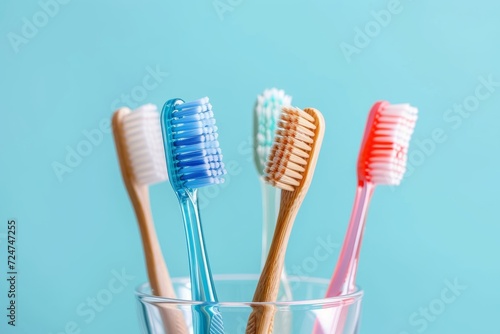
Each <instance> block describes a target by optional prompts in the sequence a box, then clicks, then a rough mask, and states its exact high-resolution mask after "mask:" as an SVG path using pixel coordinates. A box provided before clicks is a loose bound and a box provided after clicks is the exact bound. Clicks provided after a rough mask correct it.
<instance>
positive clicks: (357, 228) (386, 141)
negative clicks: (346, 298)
mask: <svg viewBox="0 0 500 334" xmlns="http://www.w3.org/2000/svg"><path fill="white" fill-rule="evenodd" d="M417 114H418V110H417V109H416V108H414V107H412V106H410V105H409V104H395V105H391V104H390V103H388V102H386V101H381V102H377V103H375V104H374V105H373V107H372V109H371V111H370V114H369V117H368V121H367V124H366V129H365V134H364V138H363V142H362V144H361V149H360V152H359V159H358V166H357V173H358V186H357V189H356V196H355V199H354V206H353V209H352V215H351V220H350V222H349V227H348V229H347V233H346V236H345V239H344V243H343V245H342V250H341V252H340V256H339V259H338V261H337V266H336V268H335V271H334V274H333V277H332V279H331V281H330V285H329V287H328V291H327V294H326V297H335V296H339V295H343V294H348V293H352V292H354V291H355V289H356V272H357V268H358V259H359V253H360V249H361V241H362V238H363V232H364V228H365V222H366V217H367V212H368V205H369V202H370V199H371V196H372V195H373V192H374V190H375V187H376V186H378V185H393V186H396V185H399V184H400V182H401V180H402V179H403V176H404V173H405V171H406V160H407V154H408V146H409V143H410V139H411V135H412V133H413V130H414V128H415V123H416V121H417ZM325 320H326V319H325ZM332 320H333V322H332ZM344 320H345V310H341V311H340V312H336V314H335V315H334V317H333V319H330V320H327V321H325V323H323V324H322V326H321V327H320V325H319V324H318V323H317V324H316V327H315V333H324V332H327V333H328V332H329V331H328V330H327V328H324V326H325V325H326V324H328V323H329V325H327V327H328V326H334V328H336V333H342V331H343V327H344Z"/></svg>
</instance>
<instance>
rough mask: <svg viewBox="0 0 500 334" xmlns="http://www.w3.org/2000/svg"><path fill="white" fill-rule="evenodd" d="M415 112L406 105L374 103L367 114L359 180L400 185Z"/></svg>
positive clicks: (413, 126) (415, 109)
mask: <svg viewBox="0 0 500 334" xmlns="http://www.w3.org/2000/svg"><path fill="white" fill-rule="evenodd" d="M417 114H418V110H417V108H415V107H412V106H410V105H409V104H393V105H391V104H389V103H387V102H377V103H376V104H375V105H374V106H373V107H372V110H371V111H370V116H369V118H368V122H367V125H366V130H365V138H364V140H363V144H362V147H361V153H360V157H359V161H358V177H359V178H360V179H361V180H365V181H367V182H371V183H373V184H378V185H399V184H400V183H401V180H402V179H403V176H404V173H405V172H406V161H407V156H408V147H409V144H410V139H411V135H412V134H413V130H414V129H415V124H416V121H417Z"/></svg>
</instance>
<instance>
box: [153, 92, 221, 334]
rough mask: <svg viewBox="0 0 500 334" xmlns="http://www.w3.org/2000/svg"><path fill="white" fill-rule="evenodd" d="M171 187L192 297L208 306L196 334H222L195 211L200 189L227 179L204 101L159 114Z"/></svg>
mask: <svg viewBox="0 0 500 334" xmlns="http://www.w3.org/2000/svg"><path fill="white" fill-rule="evenodd" d="M161 127H162V134H163V141H164V143H165V145H164V147H165V155H166V159H167V170H168V176H169V180H170V183H171V184H172V188H173V189H174V191H175V193H176V195H177V198H178V199H179V204H180V206H181V210H182V216H183V219H184V225H185V230H186V239H187V246H188V256H189V269H190V277H191V295H192V299H193V300H196V301H205V302H208V305H204V306H200V307H197V310H196V312H195V314H194V316H193V328H194V333H195V334H223V333H224V327H223V322H222V316H221V314H220V312H219V309H218V307H217V305H216V303H217V302H218V300H217V295H216V292H215V287H214V283H213V279H212V273H211V270H210V264H209V262H208V256H207V251H206V249H205V242H204V238H203V230H202V226H201V219H200V213H199V210H198V197H197V192H198V190H197V189H198V188H201V187H205V186H210V185H213V184H218V183H222V182H224V179H223V177H222V175H224V174H226V170H225V169H224V163H223V162H222V154H221V150H220V148H219V141H218V140H217V136H218V134H217V127H216V126H215V118H214V115H213V112H212V105H211V104H210V103H209V101H208V97H204V98H202V99H199V100H196V101H192V102H187V103H184V101H183V100H181V99H172V100H169V101H167V102H166V103H165V105H164V106H163V110H162V112H161Z"/></svg>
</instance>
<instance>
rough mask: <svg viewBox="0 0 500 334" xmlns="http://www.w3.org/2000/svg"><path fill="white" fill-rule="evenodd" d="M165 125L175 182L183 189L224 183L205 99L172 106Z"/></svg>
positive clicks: (219, 155) (214, 128) (215, 129)
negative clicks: (168, 132) (170, 148)
mask: <svg viewBox="0 0 500 334" xmlns="http://www.w3.org/2000/svg"><path fill="white" fill-rule="evenodd" d="M168 122H169V126H170V129H171V136H172V138H171V140H172V155H173V159H174V167H175V176H176V178H175V179H176V180H177V182H180V183H181V185H182V186H184V187H187V188H201V187H205V186H209V185H212V184H217V183H222V182H224V178H223V175H224V174H226V170H225V168H224V163H223V162H222V153H221V149H220V148H219V141H218V140H217V137H218V133H217V126H216V125H215V118H214V114H213V112H212V105H211V104H210V103H209V100H208V97H205V98H202V99H199V100H196V101H192V102H187V103H179V104H176V105H175V107H174V110H173V111H172V113H171V117H170V119H169V120H168Z"/></svg>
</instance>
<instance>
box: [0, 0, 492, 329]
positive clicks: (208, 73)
mask: <svg viewBox="0 0 500 334" xmlns="http://www.w3.org/2000/svg"><path fill="white" fill-rule="evenodd" d="M231 3H232V4H233V5H234V6H233V5H229V6H230V8H231V10H230V11H226V12H224V13H222V14H221V15H218V12H217V10H216V9H215V8H214V6H213V3H212V1H211V0H203V1H185V2H183V1H177V2H171V1H159V0H148V1H130V0H122V1H76V0H73V1H69V2H68V3H66V4H60V5H59V9H58V12H57V13H55V15H53V17H50V18H49V19H48V22H43V15H42V16H40V17H37V19H38V20H41V21H38V22H39V23H40V22H41V23H42V24H43V23H46V24H45V25H44V26H43V27H41V28H39V29H38V32H37V33H36V34H34V33H33V32H32V33H33V34H34V36H31V37H30V38H27V39H26V40H23V42H22V43H21V44H19V45H17V46H16V45H15V44H13V43H12V42H11V40H10V39H12V38H13V37H12V36H13V35H12V34H17V35H18V36H21V34H22V28H23V25H25V23H24V22H23V18H27V19H28V20H29V21H31V22H33V16H34V15H35V16H36V15H37V13H38V12H40V11H41V10H42V9H41V8H42V7H41V5H40V4H39V3H38V2H37V1H33V0H26V1H13V0H7V1H2V2H1V4H0V36H1V38H0V64H1V76H0V91H1V105H2V108H1V115H2V118H1V122H0V164H1V171H2V172H1V173H0V203H1V204H0V208H1V211H0V212H1V213H0V215H1V216H0V219H1V222H2V225H1V227H0V243H2V244H1V248H0V249H1V252H0V265H1V268H2V269H1V272H3V273H4V272H5V269H6V268H5V260H4V257H5V258H6V255H5V254H6V251H5V247H6V246H5V239H2V237H5V235H1V233H3V234H4V233H5V231H6V222H7V219H9V218H16V219H17V221H18V224H19V241H18V245H17V246H18V259H19V260H18V267H19V272H20V276H19V287H18V289H19V299H18V305H19V310H18V326H17V327H16V329H14V330H13V329H12V328H10V327H9V328H7V326H6V323H5V322H6V319H5V316H4V315H3V313H4V312H5V311H2V316H1V317H0V319H2V320H1V323H0V332H2V333H29V334H32V333H36V334H39V333H41V334H49V333H52V334H55V333H60V332H62V331H63V329H64V327H65V326H66V324H67V323H68V322H70V321H75V322H76V323H77V324H78V325H79V326H80V328H81V330H82V333H93V334H99V333H110V332H111V333H138V328H139V327H138V325H137V320H136V319H137V318H136V315H135V312H136V311H135V304H134V298H133V289H134V286H136V285H138V284H139V283H141V282H143V281H145V280H146V275H145V270H144V265H143V258H142V252H141V246H140V242H139V238H138V231H137V226H136V222H135V220H134V216H133V211H132V208H131V205H130V203H129V200H128V196H127V194H126V192H125V189H124V186H123V184H122V180H121V175H120V172H119V169H118V165H117V161H116V156H115V150H114V146H113V140H112V135H111V134H110V133H109V132H107V130H109V129H108V128H106V127H104V130H106V131H105V132H102V131H101V130H96V131H99V133H101V134H102V141H101V142H99V141H96V143H97V144H95V145H92V146H91V148H90V151H91V152H90V153H89V154H88V155H87V156H85V157H83V158H82V160H81V161H80V162H79V163H78V164H77V166H76V167H74V168H71V172H67V173H64V174H63V175H60V177H59V178H58V176H57V175H56V173H55V172H54V169H53V164H54V162H59V163H62V164H65V159H66V156H67V154H68V149H77V147H78V145H84V144H81V143H82V142H83V141H84V140H86V137H85V135H84V131H92V130H94V129H99V124H100V123H101V122H102V121H103V120H107V119H109V118H110V116H111V113H112V111H113V108H114V107H116V106H118V105H123V104H126V103H125V102H123V101H118V102H117V101H116V99H118V100H120V99H121V96H122V94H131V93H132V92H135V97H136V98H135V99H133V100H132V101H131V102H132V103H131V104H130V107H135V106H137V104H138V103H146V102H152V103H156V104H159V105H161V104H162V103H163V102H164V101H165V100H166V99H168V98H172V97H182V98H184V99H186V100H191V99H195V98H198V97H201V96H205V95H207V96H209V97H210V99H211V102H212V104H213V105H214V109H215V112H216V117H217V122H218V125H219V132H220V141H221V145H222V148H223V153H224V156H225V160H226V162H230V161H231V164H232V166H233V168H232V171H231V172H230V174H229V179H228V182H227V183H226V185H225V187H223V188H220V189H211V190H209V191H205V192H204V193H203V196H204V198H205V200H206V201H205V204H204V205H203V206H204V210H203V218H204V225H205V232H206V238H207V242H208V246H209V253H210V255H211V261H212V266H213V271H214V272H215V273H233V272H234V273H248V272H254V273H256V272H258V270H259V262H260V255H259V252H260V229H261V226H260V219H261V210H260V188H259V182H258V179H257V176H256V172H255V170H254V166H253V163H252V161H251V149H250V146H249V138H250V135H251V120H252V117H251V111H252V107H253V103H254V101H255V97H256V95H257V94H258V93H260V92H261V91H262V90H263V89H264V88H269V87H272V86H276V87H279V88H283V89H285V90H286V92H287V93H289V94H291V95H292V96H293V103H294V104H295V105H297V106H300V107H308V106H313V107H316V108H318V109H319V110H321V111H322V112H323V113H324V116H325V118H326V122H327V132H326V136H325V142H324V146H323V151H322V155H321V156H320V160H319V163H318V166H317V169H316V174H315V175H316V178H315V180H314V182H313V184H312V186H311V189H310V192H309V195H308V197H307V199H306V201H305V203H304V206H303V207H302V210H301V212H300V213H299V216H298V220H297V222H296V225H295V229H294V233H293V234H292V238H291V242H290V248H289V251H288V254H287V259H286V262H287V266H288V267H289V268H292V267H294V266H299V267H301V268H304V264H306V265H307V266H308V268H309V271H308V273H309V274H310V275H312V276H318V277H325V278H327V277H329V276H330V274H331V272H332V270H333V267H334V264H335V261H336V258H337V253H338V249H336V250H335V252H334V253H333V254H332V255H331V256H330V257H329V258H328V259H327V260H325V261H319V262H318V261H316V265H315V266H312V267H311V263H313V262H314V261H313V262H311V261H310V258H311V257H312V256H313V254H314V249H315V247H317V246H318V245H319V241H318V240H319V239H318V238H323V240H328V238H330V241H333V242H335V243H341V241H342V239H343V236H344V232H345V228H346V225H347V221H348V218H349V215H350V211H351V203H352V198H353V195H354V190H355V181H356V179H355V162H356V159H357V153H358V148H359V143H360V140H361V135H362V131H363V129H364V124H365V119H366V114H367V112H368V110H369V108H370V106H371V105H372V103H373V102H375V101H376V100H379V99H386V100H389V101H391V102H393V103H398V102H409V103H411V104H413V105H415V106H417V107H418V108H419V110H420V119H419V122H418V125H417V128H416V132H415V135H414V137H413V141H412V146H411V149H410V152H411V153H410V163H412V164H413V165H412V166H413V167H414V168H413V170H412V172H411V173H409V174H410V175H408V177H407V178H406V179H405V180H404V181H403V183H402V185H401V186H400V187H398V188H390V187H386V188H379V189H377V191H376V194H375V196H374V199H373V201H372V205H371V210H370V215H369V221H368V225H367V229H366V233H365V240H364V244H363V250H362V257H361V263H360V270H359V276H358V282H359V284H360V285H362V286H363V288H364V289H365V291H366V294H365V300H364V311H363V321H362V330H361V333H363V334H371V333H389V334H408V333H409V334H413V333H419V332H425V333H429V334H431V333H472V332H474V333H493V332H496V331H497V329H496V328H498V325H497V321H496V319H497V317H498V313H499V311H500V302H499V300H500V293H499V291H498V281H499V275H500V269H498V266H497V263H498V261H497V259H498V257H497V254H499V251H500V246H499V245H500V243H498V235H499V233H500V224H499V223H500V222H499V219H498V216H497V215H496V212H497V211H498V210H497V209H495V205H497V202H498V200H499V192H498V189H499V185H500V184H499V178H498V176H497V169H498V168H497V166H498V164H499V163H500V160H499V158H498V154H497V152H498V145H499V143H500V131H498V124H499V122H500V113H499V109H500V89H499V87H498V84H497V86H496V87H493V88H491V87H490V88H491V90H492V91H491V92H490V94H489V96H488V97H487V98H484V99H483V100H481V101H480V103H479V105H478V106H477V105H476V106H474V108H472V107H471V109H474V110H473V111H472V112H471V113H470V114H468V116H467V117H465V116H457V115H458V114H452V112H453V111H449V110H450V108H453V106H454V105H455V104H462V103H464V101H468V103H472V102H474V98H473V96H474V94H475V90H476V87H478V86H480V85H481V79H480V78H481V77H482V78H485V79H487V78H488V77H491V79H492V80H493V81H495V82H499V81H500V63H499V61H498V60H499V59H500V46H499V44H498V36H500V24H499V23H498V11H499V10H500V5H499V4H498V1H492V0H488V1H487V0H479V1H475V2H474V3H472V2H467V3H465V4H464V3H460V4H459V3H457V2H456V1H451V0H446V1H439V2H438V1H431V0H418V1H417V0H414V1H411V0H401V3H400V7H398V9H399V13H398V14H393V15H392V17H391V19H390V20H388V22H384V25H385V26H383V27H381V26H380V25H378V27H379V28H380V29H379V31H377V26H376V25H375V26H373V25H370V22H371V21H373V20H374V16H373V13H372V11H373V10H375V11H380V10H383V9H387V8H388V6H389V3H390V1H386V0H374V1H357V2H349V1H337V2H332V1H308V2H306V1H302V2H300V3H294V4H291V3H290V2H286V1H263V0H258V1H242V2H241V1H236V0H233V1H232V2H231ZM367 24H368V28H369V29H374V30H371V32H370V34H371V35H372V36H373V37H369V39H370V41H369V42H368V41H366V40H365V41H361V42H360V40H358V41H357V42H358V46H359V45H362V46H363V47H361V48H359V50H358V51H359V52H358V53H355V54H352V55H351V56H350V57H346V56H345V55H344V53H343V52H342V49H341V45H344V46H345V44H342V43H349V44H351V45H353V46H356V45H355V42H356V41H355V37H356V32H355V31H356V29H357V28H359V29H361V30H364V29H365V28H366V25H367ZM370 27H371V28H370ZM9 34H10V35H9ZM33 34H32V35H33ZM9 36H10V37H9ZM358 39H359V36H358ZM363 42H364V43H365V44H367V45H364V44H363ZM359 43H361V44H359ZM16 50H17V52H16ZM148 69H149V70H150V71H151V70H155V69H159V70H160V72H168V76H167V75H165V73H163V74H162V76H160V77H159V79H158V80H157V87H156V88H154V89H151V90H144V89H143V90H141V89H140V88H137V87H140V86H141V85H142V82H143V79H144V78H145V77H146V76H147V75H148ZM148 80H150V79H148ZM150 82H151V83H154V81H150ZM140 92H147V96H144V95H140ZM482 92H487V90H485V88H484V87H483V88H482ZM137 94H139V95H137ZM471 97H472V98H471ZM141 99H142V100H141ZM471 101H472V102H471ZM476 101H477V100H476ZM464 115H465V114H464ZM452 117H453V118H452ZM436 131H437V132H441V133H442V134H441V135H440V141H439V142H434V143H433V144H432V143H430V142H429V140H431V139H430V138H433V132H436ZM96 138H99V135H97V137H96ZM443 138H445V139H443ZM419 144H420V146H419ZM426 145H427V146H426ZM87 149H88V147H87ZM151 192H152V203H153V209H154V215H155V219H156V221H157V225H158V233H159V235H160V236H161V241H162V243H163V248H164V252H165V257H166V259H167V262H168V265H169V268H170V270H171V273H172V274H173V275H174V276H179V275H186V274H187V273H188V268H187V262H186V252H185V244H184V236H183V228H182V223H181V222H180V212H179V209H178V206H177V203H176V200H175V197H174V194H173V192H172V191H171V188H170V186H169V185H168V184H161V185H156V186H154V187H153V188H152V189H151ZM207 199H208V200H207ZM308 259H309V260H308ZM307 263H309V264H307ZM122 269H124V270H125V271H126V272H127V273H128V275H130V276H133V279H132V280H131V281H129V282H128V283H127V286H126V288H125V290H123V291H122V292H121V293H118V294H116V295H114V296H113V301H112V302H111V303H110V304H109V305H107V306H105V308H104V309H103V310H102V312H99V313H97V314H96V316H95V318H94V319H93V320H92V321H90V322H89V323H86V322H85V320H86V318H85V317H82V316H79V315H78V314H77V313H76V309H77V307H78V306H79V305H80V304H81V303H82V302H85V301H86V299H87V298H89V297H95V296H96V294H97V293H98V292H99V291H100V290H101V289H104V288H106V287H107V284H108V282H109V281H110V279H111V278H112V277H113V271H121V270H122ZM455 279H456V280H457V282H459V284H460V285H462V286H465V287H466V288H465V290H463V291H462V292H461V294H460V295H459V296H457V298H456V300H455V301H454V302H452V303H450V304H447V305H446V309H445V310H444V311H443V310H439V311H440V312H439V313H440V314H438V315H436V317H435V318H433V320H432V321H431V320H426V321H424V323H425V328H424V325H423V323H422V320H420V322H418V323H415V321H412V320H411V316H412V314H414V313H415V312H417V313H418V312H420V311H419V310H420V308H425V307H429V305H430V304H433V303H434V304H435V305H434V306H436V305H438V304H439V302H438V304H436V300H438V299H439V298H441V291H442V290H443V289H444V288H446V286H447V285H446V284H447V283H446V282H447V281H449V282H453V281H454V280H455ZM1 281H2V282H3V283H2V284H0V287H1V288H2V290H4V289H5V284H4V283H5V280H4V276H3V274H2V278H1ZM0 302H1V303H2V304H1V305H2V307H1V309H2V310H4V306H3V305H6V303H7V299H6V293H5V291H0ZM441 311H442V313H441ZM418 319H424V318H422V317H421V316H418ZM414 320H415V319H414Z"/></svg>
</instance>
